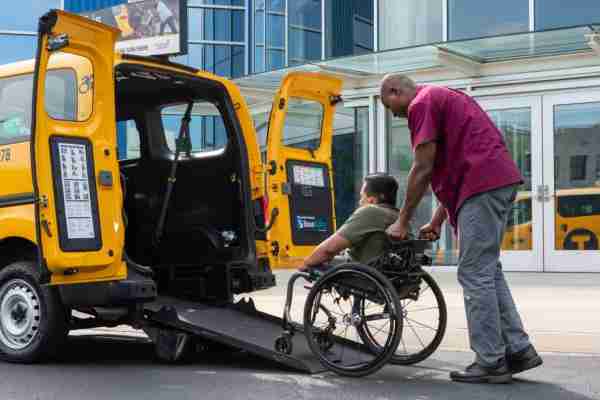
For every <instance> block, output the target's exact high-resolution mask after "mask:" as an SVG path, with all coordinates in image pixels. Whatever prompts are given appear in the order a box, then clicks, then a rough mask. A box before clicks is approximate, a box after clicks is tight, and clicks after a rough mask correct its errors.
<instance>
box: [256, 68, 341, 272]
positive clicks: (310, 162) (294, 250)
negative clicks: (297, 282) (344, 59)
mask: <svg viewBox="0 0 600 400" xmlns="http://www.w3.org/2000/svg"><path fill="white" fill-rule="evenodd" d="M341 88H342V81H341V80H339V79H337V78H335V77H332V76H329V75H325V74H318V73H300V72H295V73H290V74H288V75H287V76H286V77H285V78H284V79H283V81H282V84H281V87H280V89H279V92H278V93H277V95H276V96H275V99H274V102H273V107H272V110H271V117H270V121H269V132H268V137H267V165H266V172H265V174H266V182H267V184H266V185H267V188H266V190H267V193H268V215H271V214H272V213H273V210H274V209H276V210H277V213H278V215H277V218H276V219H275V222H274V223H273V227H272V228H271V230H270V231H269V232H268V237H267V239H268V241H269V243H270V254H271V265H272V266H273V267H275V268H286V267H294V266H298V265H299V263H300V262H301V261H302V259H303V258H304V257H306V256H307V255H308V254H310V252H311V251H313V249H314V248H315V247H316V246H317V245H318V244H319V243H320V242H322V241H323V240H324V239H326V238H327V237H328V236H329V235H331V234H332V233H333V232H334V231H335V217H334V215H335V214H334V199H333V177H332V172H331V145H332V140H333V119H334V116H335V105H336V103H337V102H339V101H340V92H341Z"/></svg>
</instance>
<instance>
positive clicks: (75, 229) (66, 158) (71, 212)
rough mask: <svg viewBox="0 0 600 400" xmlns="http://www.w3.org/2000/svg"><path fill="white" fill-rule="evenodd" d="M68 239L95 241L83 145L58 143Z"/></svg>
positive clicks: (85, 154) (85, 155)
mask: <svg viewBox="0 0 600 400" xmlns="http://www.w3.org/2000/svg"><path fill="white" fill-rule="evenodd" d="M58 152H59V155H60V166H61V172H62V188H63V197H64V202H65V217H66V220H67V238H68V239H94V238H95V237H96V233H95V230H94V219H93V216H92V201H91V197H90V187H89V177H88V163H87V152H86V146H85V144H74V143H59V144H58Z"/></svg>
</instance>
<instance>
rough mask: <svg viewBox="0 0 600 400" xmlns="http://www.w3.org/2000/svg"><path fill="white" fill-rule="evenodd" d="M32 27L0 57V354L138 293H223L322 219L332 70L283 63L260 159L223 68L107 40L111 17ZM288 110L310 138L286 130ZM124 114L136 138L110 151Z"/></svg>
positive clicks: (31, 347)
mask: <svg viewBox="0 0 600 400" xmlns="http://www.w3.org/2000/svg"><path fill="white" fill-rule="evenodd" d="M39 32H40V34H39V38H38V49H37V56H36V60H31V61H25V62H19V63H14V64H10V65H5V66H0V182H2V185H0V357H1V358H2V359H5V360H9V361H14V362H32V361H37V360H39V359H43V358H44V357H45V356H48V355H50V354H51V353H53V352H56V351H57V349H58V348H59V347H58V345H59V344H60V343H61V342H62V341H63V340H64V339H65V337H66V333H67V332H68V331H69V330H70V329H78V328H81V327H90V326H107V325H111V324H116V323H129V324H132V325H135V326H144V321H145V320H144V318H147V314H146V311H144V310H143V309H142V308H140V305H141V304H145V303H148V302H151V301H156V299H157V298H158V297H157V296H161V295H167V296H175V295H176V296H178V297H180V298H186V299H191V300H194V301H196V300H199V299H209V300H210V301H214V302H230V301H232V299H233V295H234V294H237V293H248V292H252V291H255V290H260V289H265V288H268V287H272V286H274V285H275V279H274V275H273V273H272V272H271V271H272V269H273V268H281V267H286V266H294V265H298V263H299V261H300V260H301V259H302V258H303V257H305V256H306V255H307V254H309V253H310V251H312V249H313V248H314V246H315V245H317V244H318V243H320V242H321V241H322V240H323V239H324V238H326V237H327V236H328V235H330V234H331V233H332V232H333V231H334V229H335V220H334V217H333V215H334V214H333V195H332V192H333V190H332V177H331V142H332V123H333V115H334V112H335V104H336V102H337V101H339V94H340V91H341V81H340V80H339V79H337V78H335V77H332V76H327V75H323V74H313V73H291V74H289V75H287V76H286V77H285V78H284V79H283V81H282V83H281V86H280V88H279V90H278V91H277V93H276V94H275V96H274V100H273V109H272V112H271V117H270V121H269V133H268V143H267V149H266V154H267V156H266V164H263V162H262V161H261V157H260V150H259V146H258V144H257V139H256V134H255V131H254V127H253V122H252V118H251V116H250V113H249V110H248V106H247V105H246V102H245V100H244V98H243V97H242V95H241V94H240V90H239V89H238V87H237V86H236V85H235V84H234V83H233V82H231V81H229V80H227V79H225V78H222V77H218V76H215V75H212V74H210V73H207V72H203V71H198V70H196V69H194V68H190V67H187V66H183V65H178V64H174V63H170V62H168V61H161V60H159V59H155V58H146V57H136V56H128V55H120V54H116V53H115V51H114V47H115V40H116V38H117V36H118V31H117V30H115V29H113V28H110V27H108V26H105V25H102V24H99V23H96V22H94V21H91V20H88V19H85V18H83V17H79V16H75V15H72V14H69V13H66V12H62V11H56V10H53V11H51V12H49V13H48V14H46V15H44V16H43V17H42V18H41V19H40V27H39ZM307 106H308V107H309V109H310V110H311V112H310V113H308V114H307V113H305V112H303V110H305V109H306V107H307ZM300 116H301V118H305V119H306V118H309V119H311V118H312V119H313V122H314V124H312V125H311V126H314V130H313V132H312V134H313V139H314V140H311V141H309V142H303V143H297V142H296V141H294V140H293V138H290V137H289V132H288V129H286V127H287V126H288V124H289V121H290V120H293V119H294V118H300ZM207 121H212V122H211V124H213V125H220V126H221V128H220V129H221V130H220V131H221V132H223V133H224V139H223V142H222V143H221V145H220V146H215V147H214V148H212V149H211V150H210V151H206V150H205V149H204V148H203V147H202V146H201V145H198V144H197V143H198V137H200V136H201V134H202V130H203V129H204V128H203V127H204V126H205V125H207V124H208V122H207ZM119 123H120V125H119ZM123 124H124V125H125V126H126V127H127V128H126V129H127V134H128V135H129V134H133V135H135V136H137V139H138V140H139V149H138V151H137V154H136V155H135V157H130V158H128V159H125V160H119V159H118V151H117V130H118V129H122V128H118V126H123ZM167 131H170V132H175V140H174V142H175V143H173V140H170V139H173V138H172V137H171V138H169V135H167V133H168V132H167ZM71 310H79V311H82V312H86V313H88V314H90V315H92V316H94V318H92V319H88V320H85V321H87V322H84V321H81V320H78V319H77V318H75V317H73V316H72V315H71V313H70V311H71ZM93 321H95V322H93Z"/></svg>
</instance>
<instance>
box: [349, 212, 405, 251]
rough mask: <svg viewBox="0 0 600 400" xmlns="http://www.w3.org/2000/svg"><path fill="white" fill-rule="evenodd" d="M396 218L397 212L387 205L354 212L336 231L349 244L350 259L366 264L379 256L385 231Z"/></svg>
mask: <svg viewBox="0 0 600 400" xmlns="http://www.w3.org/2000/svg"><path fill="white" fill-rule="evenodd" d="M397 218H398V210H397V209H396V208H393V207H391V206H387V205H375V204H369V205H366V206H363V207H360V208H358V209H357V210H356V211H354V213H353V214H352V215H351V216H350V218H348V220H347V221H346V223H345V224H344V225H342V226H341V227H340V228H339V230H338V233H339V234H340V235H342V236H343V237H344V238H346V239H347V240H348V241H349V242H350V251H349V253H350V257H352V259H353V260H354V261H357V262H360V263H366V262H368V261H370V260H372V259H373V258H375V257H377V256H379V255H380V254H381V253H382V252H383V250H384V248H385V242H386V240H387V238H386V236H385V230H386V229H387V227H388V226H390V225H391V224H393V223H394V222H395V221H396V219H397ZM377 232H378V234H375V233H377Z"/></svg>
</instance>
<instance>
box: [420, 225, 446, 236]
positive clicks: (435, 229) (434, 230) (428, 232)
mask: <svg viewBox="0 0 600 400" xmlns="http://www.w3.org/2000/svg"><path fill="white" fill-rule="evenodd" d="M441 231H442V227H441V226H440V225H437V224H434V223H432V222H430V223H428V224H425V225H423V226H422V227H421V229H419V238H420V239H426V240H431V241H435V240H438V239H439V238H440V233H441Z"/></svg>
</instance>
